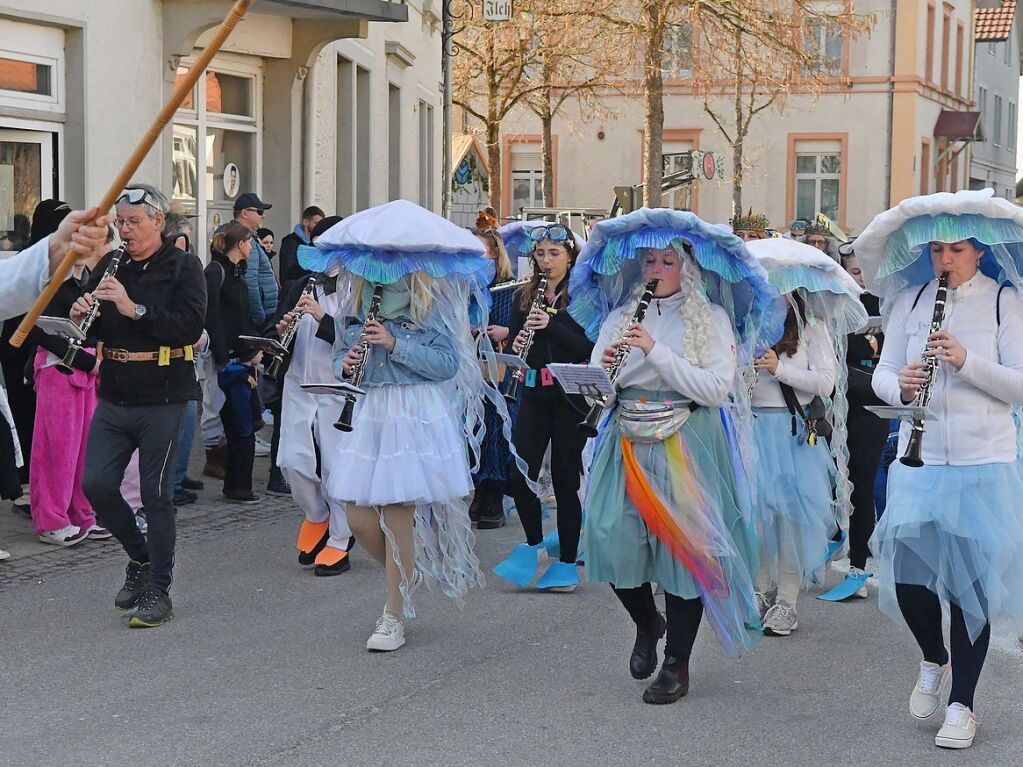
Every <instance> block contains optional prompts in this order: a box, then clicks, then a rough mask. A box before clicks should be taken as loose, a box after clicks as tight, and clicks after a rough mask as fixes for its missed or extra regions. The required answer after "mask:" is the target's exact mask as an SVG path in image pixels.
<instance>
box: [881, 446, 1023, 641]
mask: <svg viewBox="0 0 1023 767" xmlns="http://www.w3.org/2000/svg"><path fill="white" fill-rule="evenodd" d="M1021 501H1023V478H1021V476H1020V471H1019V468H1018V466H1017V464H1015V463H986V464H981V465H979V466H921V467H920V468H915V469H914V468H911V467H908V466H903V465H902V464H901V463H898V462H896V463H893V464H892V466H891V469H890V471H889V475H888V506H887V508H886V509H885V513H884V516H883V517H882V518H881V521H880V523H879V524H878V526H877V529H876V530H875V531H874V536H873V538H871V539H870V548H871V551H872V552H873V554H874V558H875V559H876V560H877V565H878V575H879V576H880V578H879V580H880V583H881V598H880V606H881V609H882V610H884V611H885V612H886V613H887V614H888V615H890V616H892V617H893V618H895V619H896V620H899V621H901V620H902V614H901V612H900V611H899V605H898V602H897V601H896V598H895V584H896V583H909V584H914V585H917V586H925V587H926V588H928V589H930V590H931V591H933V592H934V593H935V594H937V595H938V596H939V597H941V598H942V599H944V600H946V601H949V602H954V603H955V604H957V605H959V607H960V609H961V610H962V611H963V615H964V617H965V618H966V627H967V629H968V630H969V632H970V639H971V640H975V639H976V638H977V635H978V634H979V633H980V632H981V631H982V630H983V629H984V625H985V624H986V623H987V622H988V621H990V620H992V619H995V618H998V617H1001V616H1008V617H1013V618H1017V619H1018V618H1023V511H1021V509H1020V503H1021Z"/></svg>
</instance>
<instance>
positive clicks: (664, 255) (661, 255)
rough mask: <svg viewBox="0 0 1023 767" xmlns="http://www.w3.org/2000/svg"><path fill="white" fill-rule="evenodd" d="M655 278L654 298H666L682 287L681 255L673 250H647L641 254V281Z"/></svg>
mask: <svg viewBox="0 0 1023 767" xmlns="http://www.w3.org/2000/svg"><path fill="white" fill-rule="evenodd" d="M650 280H657V281H658V282H657V289H656V290H654V298H667V297H668V296H673V295H675V294H676V293H678V292H679V291H680V290H681V289H682V257H681V256H680V255H679V254H678V253H677V252H676V251H675V250H671V249H669V250H654V249H650V250H647V251H646V252H645V253H644V255H643V281H644V282H650Z"/></svg>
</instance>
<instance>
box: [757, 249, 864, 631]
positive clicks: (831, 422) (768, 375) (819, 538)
mask: <svg viewBox="0 0 1023 767" xmlns="http://www.w3.org/2000/svg"><path fill="white" fill-rule="evenodd" d="M748 248H749V251H750V253H752V254H753V256H754V257H756V258H757V260H758V261H759V262H760V264H761V266H763V267H764V268H765V269H766V270H767V274H768V277H769V279H770V281H771V284H772V285H774V287H776V288H777V289H778V291H779V292H781V293H782V294H783V295H784V296H786V298H787V300H788V304H789V308H788V313H787V316H786V318H785V330H784V334H783V335H782V337H781V340H780V341H778V343H777V344H775V345H774V347H773V348H770V349H768V350H766V351H765V352H764V354H763V355H762V356H760V357H759V358H757V359H756V360H755V361H754V370H755V379H754V385H753V389H752V406H753V441H754V445H755V447H756V455H757V461H756V500H755V504H754V508H755V509H756V512H755V515H754V516H755V518H756V522H757V538H758V540H759V542H760V571H759V572H758V573H757V603H758V607H759V609H760V613H761V615H762V616H763V624H764V633H765V634H767V635H768V636H789V635H790V634H791V633H792V632H793V631H795V630H796V629H797V628H799V620H798V617H797V615H796V600H797V598H798V597H799V589H800V585H801V584H811V583H822V582H823V580H824V566H825V565H826V563H827V559H828V554H829V542H830V540H831V539H832V537H833V536H834V535H835V533H837V532H838V530H839V529H840V528H842V529H844V528H845V527H846V526H847V524H848V517H849V494H850V488H849V479H848V459H849V456H848V449H847V447H846V433H847V432H846V413H847V411H848V407H847V404H846V399H845V381H846V369H845V365H844V361H845V344H846V341H845V338H846V335H847V334H848V333H850V332H852V331H854V330H858V329H859V328H861V327H863V326H864V325H865V324H866V322H867V313H866V311H865V310H864V309H863V305H862V304H861V303H860V301H859V294H860V292H861V289H860V287H859V286H858V285H857V284H856V282H855V281H854V280H853V279H852V277H850V276H849V274H848V273H847V272H846V271H845V270H843V269H842V268H841V267H840V266H839V265H838V264H836V263H835V262H834V261H832V260H831V259H830V258H828V257H827V256H825V255H824V254H822V253H821V252H820V251H818V250H816V249H815V248H812V247H810V246H808V245H804V244H803V243H799V242H795V241H794V240H785V239H781V238H774V239H770V240H764V241H762V242H756V243H750V244H749V245H748ZM832 427H833V428H832ZM833 497H834V502H832V498H833Z"/></svg>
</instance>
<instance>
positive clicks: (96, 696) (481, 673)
mask: <svg viewBox="0 0 1023 767" xmlns="http://www.w3.org/2000/svg"><path fill="white" fill-rule="evenodd" d="M203 495H204V499H203V501H202V502H201V503H200V504H196V505H194V506H191V507H187V508H186V509H184V510H183V511H182V521H181V536H180V541H179V543H180V545H179V549H178V556H177V569H176V581H175V584H174V589H173V598H174V606H175V613H176V617H175V619H174V620H173V621H172V622H171V623H170V624H168V625H167V626H165V627H163V628H160V629H155V630H150V631H138V630H128V629H127V627H126V617H125V616H124V615H123V614H121V613H119V612H117V611H116V610H114V608H113V604H112V603H113V596H114V593H115V591H116V590H117V587H118V586H119V584H120V580H121V578H122V575H123V565H124V560H123V558H122V557H121V555H120V553H119V551H118V547H117V546H116V544H115V543H113V542H88V543H87V544H84V545H83V546H89V547H91V548H90V549H89V550H86V549H85V548H84V547H79V548H78V549H77V550H56V551H55V550H54V549H53V547H50V548H48V549H47V548H45V547H42V546H38V547H34V548H32V549H31V551H29V553H25V551H26V549H25V547H23V546H13V545H11V546H10V547H11V548H12V550H14V551H15V553H16V554H17V553H18V551H19V550H20V551H22V555H21V556H19V557H18V558H16V559H14V560H12V561H10V562H7V563H0V669H2V675H0V694H2V697H3V700H4V714H3V716H2V717H0V765H16V766H18V767H25V766H27V765H59V764H64V765H83V766H89V765H104V766H105V765H122V764H133V765H159V766H160V767H166V766H169V765H225V766H237V767H243V766H244V767H256V766H257V765H308V766H311V767H315V766H316V765H338V764H343V765H383V764H395V765H534V764H538V763H546V764H555V765H575V764H606V765H633V764H680V763H685V764H691V765H742V767H748V766H749V765H751V764H786V765H807V766H810V765H826V764H850V765H852V764H860V765H922V764H953V763H954V764H955V765H957V767H960V766H962V765H984V766H985V767H988V766H990V765H1018V764H1020V763H1021V756H1020V754H1021V753H1023V727H1021V725H1020V721H1021V720H1020V707H1019V704H1018V700H1019V697H1020V692H1021V690H1023V686H1021V681H1023V673H1021V672H1023V657H1021V654H1020V652H1019V645H1018V643H1017V641H1016V638H1015V635H1014V632H1013V631H1012V630H1011V628H1010V627H999V630H998V631H997V632H996V634H997V636H996V639H995V641H994V643H993V644H994V648H993V650H992V653H991V656H990V658H989V661H988V665H987V667H986V669H985V672H984V676H983V678H982V680H981V684H980V689H979V690H978V698H977V700H978V705H977V709H978V710H977V713H978V716H979V719H980V723H981V725H980V732H979V735H978V737H977V741H976V744H975V746H974V747H973V748H972V749H971V750H969V751H967V752H958V753H953V752H943V751H940V750H939V749H936V748H935V747H934V745H933V736H934V733H935V732H936V730H937V728H938V726H939V725H940V721H939V719H940V717H936V718H935V720H934V721H932V722H928V723H925V724H920V723H917V722H916V721H914V720H913V719H912V718H911V717H910V715H909V713H908V698H909V693H910V690H911V689H912V686H913V683H914V681H915V678H916V670H917V663H918V661H919V656H918V653H917V651H916V649H915V646H914V644H913V642H912V640H911V638H910V635H909V633H908V631H907V630H906V629H905V628H903V627H901V626H897V625H895V624H893V623H891V622H890V621H888V620H887V619H886V618H884V617H883V616H882V615H881V614H880V613H879V612H878V610H877V601H876V594H873V593H872V594H871V598H870V599H868V600H866V601H861V602H856V603H852V604H838V605H831V604H825V603H822V602H819V601H818V600H816V599H814V598H813V596H812V594H805V595H803V596H802V597H801V600H800V603H799V608H798V609H799V618H800V629H799V631H798V632H797V633H795V634H794V635H792V636H791V637H789V638H784V639H782V638H775V639H765V640H764V641H763V642H762V643H761V644H760V646H759V647H758V648H757V649H756V650H755V651H754V652H753V653H752V654H751V655H749V656H747V657H745V658H744V659H743V660H741V661H738V662H735V661H732V660H729V659H728V658H726V657H725V656H724V655H723V654H722V653H721V651H720V650H719V649H718V646H717V643H716V641H715V640H714V637H713V635H712V632H710V631H709V629H708V628H707V627H706V625H704V627H703V629H702V630H701V633H700V637H699V639H698V641H697V646H696V650H695V654H694V658H693V662H692V666H691V668H692V687H691V692H690V694H689V696H688V697H686V698H684V699H683V700H682V701H680V702H679V703H678V704H676V705H673V706H663V707H654V706H648V705H645V704H643V703H642V701H641V700H640V694H641V692H642V687H643V685H642V684H641V683H638V682H635V681H633V680H632V679H631V678H630V677H629V675H628V669H627V661H628V653H629V650H630V648H631V645H632V640H633V637H634V632H633V629H632V627H631V625H630V623H629V622H628V620H627V618H626V616H625V614H624V612H623V611H622V610H621V609H620V607H619V606H618V604H617V602H616V601H615V600H614V598H613V595H612V594H611V592H610V590H609V588H608V587H607V586H605V585H602V584H588V585H586V586H585V587H584V588H583V589H582V590H580V591H579V592H577V593H575V594H540V593H536V592H522V593H518V592H515V591H514V590H513V589H511V588H510V587H507V586H505V585H504V584H503V583H501V582H499V581H498V579H497V578H496V577H491V578H490V579H489V580H488V583H487V588H486V590H485V591H483V592H478V593H474V594H473V595H472V596H471V597H470V598H469V599H468V600H467V602H466V604H465V605H464V607H462V608H459V607H456V606H455V605H453V604H452V603H451V602H450V601H448V600H447V599H445V598H444V597H442V596H440V595H438V594H431V593H422V592H421V594H422V596H421V597H419V596H417V604H418V605H419V612H420V616H421V617H419V618H418V619H416V620H415V621H413V622H412V623H411V624H410V625H409V627H408V637H409V643H408V644H407V645H406V647H405V648H403V649H402V650H400V651H398V652H397V653H392V654H389V655H373V654H370V653H368V652H366V650H365V649H364V645H365V641H366V638H367V636H368V635H369V633H370V632H371V631H372V628H373V624H374V621H375V619H376V618H377V617H378V616H379V614H380V611H381V608H382V604H383V600H384V594H383V588H382V587H383V578H382V572H381V569H380V568H379V567H378V566H377V565H376V564H375V563H373V562H371V560H370V558H369V557H368V555H366V554H365V553H364V552H362V551H360V550H359V549H358V548H356V550H355V551H354V552H353V563H354V567H353V569H352V571H351V572H349V573H347V574H345V575H342V576H340V577H336V578H315V577H313V575H312V573H311V572H309V571H305V570H302V569H300V568H299V566H298V564H297V561H296V552H295V549H294V537H295V533H296V530H297V525H298V522H299V519H300V516H299V513H298V511H297V509H296V508H295V507H294V506H293V505H291V503H290V501H288V500H284V501H281V500H277V499H275V500H273V501H270V502H268V503H267V504H266V505H264V506H262V507H256V508H252V509H239V508H237V507H229V506H226V505H224V504H220V503H216V502H213V501H212V500H210V498H211V497H212V493H211V492H210V491H204V493H203ZM3 514H4V516H5V517H8V516H10V515H9V514H8V512H7V511H6V509H4V511H3ZM26 524H27V523H26ZM9 526H10V523H9V522H6V521H5V523H4V525H3V527H4V529H9ZM519 535H520V531H519V529H518V525H517V523H516V521H515V520H514V519H513V520H512V525H510V526H508V527H506V528H504V529H503V530H498V531H484V532H482V533H480V534H479V541H478V545H477V551H478V553H479V555H480V558H481V559H482V561H483V563H484V565H485V566H486V567H487V571H488V572H489V569H490V568H491V567H492V566H493V565H494V564H495V563H496V562H497V561H499V559H500V558H501V557H502V556H503V555H504V554H505V553H506V552H507V551H508V550H509V549H510V548H511V546H512V545H514V544H515V543H516V542H517V541H518V537H519ZM7 544H8V545H10V544H11V541H10V536H7ZM5 567H6V568H7V569H5ZM837 577H838V576H837V574H832V575H831V580H832V581H834V580H835V579H836V578H837Z"/></svg>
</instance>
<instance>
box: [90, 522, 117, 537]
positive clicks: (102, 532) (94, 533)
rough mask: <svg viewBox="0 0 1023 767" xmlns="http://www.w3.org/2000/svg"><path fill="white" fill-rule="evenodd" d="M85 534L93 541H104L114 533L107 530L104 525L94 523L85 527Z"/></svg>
mask: <svg viewBox="0 0 1023 767" xmlns="http://www.w3.org/2000/svg"><path fill="white" fill-rule="evenodd" d="M85 534H86V535H87V536H88V537H89V538H91V539H92V540H94V541H105V540H107V539H108V538H113V537H114V534H113V533H112V532H110V531H109V530H107V529H106V528H105V527H100V526H99V525H95V524H94V525H90V526H89V527H88V528H87V529H86V531H85Z"/></svg>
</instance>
